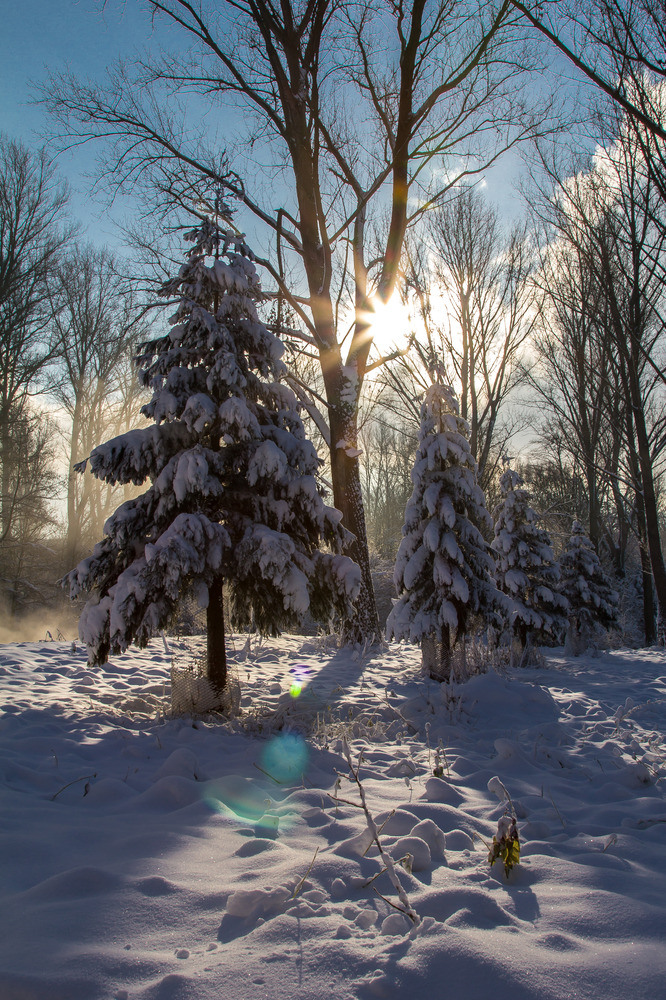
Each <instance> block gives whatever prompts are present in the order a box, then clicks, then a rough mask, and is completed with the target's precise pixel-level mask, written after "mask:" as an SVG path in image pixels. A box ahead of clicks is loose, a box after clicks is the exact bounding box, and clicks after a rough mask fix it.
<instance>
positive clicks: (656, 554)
mask: <svg viewBox="0 0 666 1000" xmlns="http://www.w3.org/2000/svg"><path fill="white" fill-rule="evenodd" d="M634 374H635V373H634ZM632 381H633V382H634V383H635V384H634V386H633V388H634V389H636V385H637V382H638V378H637V376H635V378H634V379H633V380H632ZM635 400H636V396H635V395H632V407H631V409H632V419H633V423H634V428H635V431H636V443H637V446H638V461H639V465H640V472H641V482H642V486H643V510H644V514H645V534H646V538H647V548H648V552H649V555H650V565H651V567H652V578H653V580H654V589H655V591H656V595H657V610H658V623H657V640H658V642H659V643H660V644H661V645H664V644H666V566H665V565H664V555H663V552H662V549H661V538H660V532H659V509H658V505H657V496H656V490H655V485H654V478H653V475H654V474H653V468H652V455H651V454H650V442H649V438H648V431H647V427H646V424H645V413H644V411H643V407H642V405H640V404H637V403H636V402H635Z"/></svg>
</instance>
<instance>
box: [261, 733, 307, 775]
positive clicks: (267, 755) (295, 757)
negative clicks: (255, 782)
mask: <svg viewBox="0 0 666 1000" xmlns="http://www.w3.org/2000/svg"><path fill="white" fill-rule="evenodd" d="M308 756H309V753H308V747H307V744H306V742H305V740H304V739H303V737H302V736H299V735H298V734H297V733H279V734H278V735H277V736H274V737H273V739H272V740H270V741H269V742H268V743H267V744H266V747H265V749H264V752H263V753H262V755H261V765H262V767H263V769H264V770H265V771H267V772H268V774H270V775H271V777H273V778H275V780H276V781H279V782H280V783H281V784H286V783H288V782H291V781H300V780H301V778H302V777H303V775H304V774H305V771H306V769H307V766H308Z"/></svg>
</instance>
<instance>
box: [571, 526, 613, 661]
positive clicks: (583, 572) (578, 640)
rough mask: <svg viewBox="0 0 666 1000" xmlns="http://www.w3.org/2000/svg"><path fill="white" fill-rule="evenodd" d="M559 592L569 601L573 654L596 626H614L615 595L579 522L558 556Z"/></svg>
mask: <svg viewBox="0 0 666 1000" xmlns="http://www.w3.org/2000/svg"><path fill="white" fill-rule="evenodd" d="M560 593H561V594H563V595H564V596H565V597H566V599H567V600H568V602H569V625H568V628H567V648H568V650H569V651H570V652H571V653H573V654H574V655H575V656H578V655H579V654H580V653H581V652H583V650H584V649H585V647H586V646H587V645H588V643H589V642H590V641H591V640H592V638H593V636H594V631H595V626H597V625H598V626H601V627H602V628H615V627H616V626H617V613H618V600H619V598H618V595H617V593H616V592H615V591H614V590H613V587H612V586H611V582H610V580H609V579H608V577H607V575H606V573H605V572H604V569H603V566H602V565H601V561H600V559H599V556H598V555H597V553H596V552H595V551H594V545H593V544H592V542H591V540H590V539H589V538H588V536H587V534H586V532H585V529H584V528H583V525H582V524H581V523H580V521H574V522H573V524H572V526H571V538H570V539H569V541H568V543H567V547H566V549H565V550H564V552H563V553H562V555H561V556H560Z"/></svg>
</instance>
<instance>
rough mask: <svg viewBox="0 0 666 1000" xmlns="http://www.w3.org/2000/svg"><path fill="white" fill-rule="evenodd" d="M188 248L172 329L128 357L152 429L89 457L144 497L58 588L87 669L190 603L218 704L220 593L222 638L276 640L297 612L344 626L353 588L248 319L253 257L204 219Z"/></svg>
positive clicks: (172, 292) (273, 360) (311, 463)
mask: <svg viewBox="0 0 666 1000" xmlns="http://www.w3.org/2000/svg"><path fill="white" fill-rule="evenodd" d="M224 221H225V222H228V219H225V220H224ZM186 239H188V240H189V241H190V242H191V243H192V248H191V249H190V250H189V252H188V254H187V261H186V263H185V264H184V265H183V267H182V268H181V270H180V273H179V274H178V276H177V277H175V278H173V279H172V280H170V281H168V282H167V283H166V284H165V285H164V287H163V289H162V294H163V295H164V296H165V297H168V298H169V299H177V300H178V302H179V304H178V307H177V310H176V313H175V316H174V317H173V318H172V320H171V323H172V326H171V329H170V331H169V332H168V333H167V334H166V335H165V336H161V337H159V338H158V339H155V340H153V341H151V342H149V343H147V344H145V345H143V347H142V350H141V353H140V356H139V358H138V359H137V360H138V369H139V377H140V379H141V382H142V383H143V384H144V385H145V386H146V387H147V388H148V389H150V390H151V391H152V398H151V400H150V402H148V403H147V404H146V405H145V406H144V407H143V408H142V413H143V414H144V415H145V416H146V417H148V418H149V419H151V420H152V421H154V423H153V424H152V425H151V426H148V427H146V428H142V429H139V430H132V431H130V432H129V433H126V434H122V435H120V436H119V437H117V438H114V439H113V440H111V441H108V442H107V443H106V444H103V445H100V446H99V447H97V448H95V449H94V451H93V452H92V454H91V456H90V458H89V462H90V468H91V470H92V472H93V473H94V475H96V476H97V477H98V478H99V479H102V480H104V481H106V482H109V483H135V484H143V483H145V482H146V481H148V480H150V482H151V484H150V486H149V487H148V489H147V490H146V492H145V493H143V494H142V495H141V496H139V497H138V498H137V499H134V500H130V501H128V502H126V503H124V504H122V505H121V506H120V507H119V508H118V510H117V511H116V512H115V513H114V514H113V515H112V516H111V517H110V518H109V519H108V521H107V522H106V524H105V527H104V537H103V539H102V541H101V542H99V543H98V544H97V545H96V546H95V549H94V552H93V554H92V556H90V557H89V558H87V559H84V560H83V561H82V562H81V563H80V564H79V565H78V566H77V567H76V568H75V569H74V570H72V571H71V572H70V573H69V574H68V575H67V576H66V577H65V581H64V582H65V584H66V585H67V586H68V587H69V592H70V594H71V596H72V597H75V596H77V595H78V594H79V593H81V592H82V591H84V592H89V593H90V594H91V596H90V598H89V600H88V602H87V604H86V606H85V608H84V610H83V613H82V615H81V619H80V624H79V631H80V635H81V638H82V640H83V641H84V642H85V643H86V645H87V647H88V652H89V660H90V662H91V663H92V664H95V663H103V662H105V660H106V659H107V657H108V656H109V653H119V652H122V651H123V650H124V649H126V648H127V646H128V645H129V644H130V643H131V642H135V643H137V644H138V645H139V646H143V645H145V644H146V643H147V642H148V640H149V639H150V638H151V637H152V636H153V635H155V633H156V632H158V631H159V630H160V629H162V628H164V627H165V626H167V625H168V624H169V622H170V621H172V620H173V618H174V617H175V615H176V614H177V611H178V607H179V604H180V602H181V601H182V599H183V598H184V597H187V596H192V595H193V596H194V597H195V598H196V599H197V600H198V602H199V604H200V606H203V607H206V608H207V633H208V634H207V673H208V679H209V681H210V682H211V684H212V686H213V687H214V688H215V689H216V690H218V691H221V690H222V689H223V688H224V686H225V683H226V655H225V622H224V613H223V588H224V589H225V590H226V591H227V592H228V595H229V598H230V601H231V624H232V625H234V626H236V627H243V626H247V625H250V624H251V625H253V626H254V627H256V628H257V629H258V630H259V631H261V632H262V633H273V634H275V633H277V632H278V631H279V630H280V629H282V628H285V627H293V626H295V625H297V623H298V622H299V621H300V619H301V618H302V616H303V615H304V614H305V613H306V612H307V611H308V610H309V611H310V612H311V614H312V615H313V616H314V617H315V618H316V619H319V620H327V619H328V618H329V617H331V616H332V614H333V613H334V612H338V613H340V614H343V613H348V612H349V610H350V602H351V601H352V600H353V598H354V596H355V595H356V593H357V591H358V589H359V585H360V575H359V570H358V567H357V566H356V564H355V563H353V562H352V561H351V560H350V559H348V558H347V557H345V556H343V555H341V554H340V552H341V550H342V545H343V542H344V541H345V538H346V532H345V531H344V529H343V528H342V525H341V523H340V522H341V515H340V513H339V512H338V511H337V510H335V509H333V508H331V507H328V506H326V505H325V503H324V501H323V498H322V494H323V491H322V488H321V487H320V485H319V483H318V480H317V472H318V469H319V465H320V463H319V459H318V457H317V454H316V451H315V449H314V446H313V444H312V443H311V442H310V441H309V440H308V439H307V438H306V434H305V430H304V427H303V423H302V420H301V417H300V414H299V412H298V404H297V401H296V398H295V396H294V394H293V393H292V391H291V390H290V389H289V388H288V387H287V386H286V385H284V384H283V383H282V382H281V381H280V379H281V378H282V377H283V375H284V374H285V367H284V364H283V362H282V361H281V357H282V353H283V345H282V343H281V342H280V340H279V339H278V338H277V337H276V336H275V335H274V334H273V333H271V332H270V331H269V330H268V329H267V328H266V326H265V325H264V324H263V323H262V322H261V321H260V319H259V317H258V314H257V303H258V302H259V301H260V300H261V298H262V293H261V289H260V284H259V278H258V275H257V271H256V268H255V265H254V263H253V261H252V254H251V252H250V250H249V249H248V248H247V246H246V245H245V244H244V242H243V241H242V240H241V239H240V238H238V237H237V236H236V235H235V234H234V233H233V232H231V231H230V230H229V229H227V230H223V229H222V228H221V226H220V225H219V224H218V223H217V222H216V221H211V220H206V221H204V222H203V223H202V225H201V226H200V227H199V228H197V229H196V230H193V231H192V232H190V233H188V234H187V235H186ZM84 466H85V463H82V466H81V468H82V467H84ZM326 547H328V549H329V550H330V551H326V552H324V551H322V548H326Z"/></svg>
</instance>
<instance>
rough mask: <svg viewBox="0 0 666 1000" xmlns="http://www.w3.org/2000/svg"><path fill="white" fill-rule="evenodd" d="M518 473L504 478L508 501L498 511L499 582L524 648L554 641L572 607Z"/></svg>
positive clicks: (547, 538) (502, 484)
mask: <svg viewBox="0 0 666 1000" xmlns="http://www.w3.org/2000/svg"><path fill="white" fill-rule="evenodd" d="M522 485H523V480H522V478H521V476H520V475H519V474H518V473H517V472H515V471H514V470H513V469H508V468H507V469H506V470H505V471H504V472H503V473H502V476H501V478H500V488H501V490H502V493H503V496H504V499H503V501H502V503H501V504H500V505H499V506H498V508H497V510H496V511H495V537H494V538H493V541H492V548H493V551H494V552H495V559H496V569H495V574H496V579H497V585H498V586H499V588H500V590H502V591H503V592H504V593H505V594H507V595H508V596H509V597H511V598H512V600H513V608H512V611H511V616H510V624H511V626H512V631H513V634H514V636H515V637H516V638H517V639H518V641H519V643H520V647H521V649H525V647H526V646H527V644H528V642H530V641H531V640H532V639H543V638H545V637H546V636H551V637H552V636H554V635H556V634H557V633H558V631H559V630H560V629H563V628H564V626H565V625H566V612H567V608H568V603H567V600H566V598H565V597H562V595H561V594H560V593H559V579H560V572H559V568H558V565H557V563H556V562H555V559H554V556H553V548H552V545H551V541H550V536H549V534H548V532H547V531H546V530H545V529H544V528H541V527H539V520H540V517H539V515H538V514H537V513H536V511H535V510H534V509H533V508H532V507H531V506H530V503H529V493H528V492H527V490H524V489H522Z"/></svg>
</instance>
